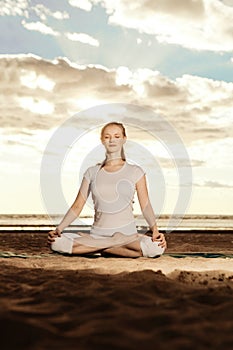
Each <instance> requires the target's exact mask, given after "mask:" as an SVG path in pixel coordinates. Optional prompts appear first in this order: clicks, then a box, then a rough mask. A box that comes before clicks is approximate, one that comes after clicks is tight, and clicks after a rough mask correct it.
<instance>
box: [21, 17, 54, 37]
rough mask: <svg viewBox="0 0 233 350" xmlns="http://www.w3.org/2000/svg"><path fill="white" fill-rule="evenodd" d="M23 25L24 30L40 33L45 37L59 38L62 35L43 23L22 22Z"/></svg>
mask: <svg viewBox="0 0 233 350" xmlns="http://www.w3.org/2000/svg"><path fill="white" fill-rule="evenodd" d="M21 23H22V25H23V27H24V28H26V29H28V30H34V31H36V32H40V33H42V34H45V35H52V36H59V35H60V33H59V32H56V31H55V30H53V29H52V28H51V27H49V26H47V25H46V24H44V23H42V22H26V21H25V20H22V22H21Z"/></svg>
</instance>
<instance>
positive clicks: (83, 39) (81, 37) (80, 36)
mask: <svg viewBox="0 0 233 350" xmlns="http://www.w3.org/2000/svg"><path fill="white" fill-rule="evenodd" d="M65 36H66V37H67V39H69V40H71V41H79V42H80V43H82V44H88V45H91V46H97V47H98V46H99V45H100V44H99V41H98V40H97V39H95V38H93V37H92V36H90V35H88V34H85V33H69V32H67V33H65Z"/></svg>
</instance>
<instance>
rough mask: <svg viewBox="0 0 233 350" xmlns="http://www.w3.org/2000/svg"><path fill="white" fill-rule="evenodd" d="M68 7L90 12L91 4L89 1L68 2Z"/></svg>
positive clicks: (73, 0)
mask: <svg viewBox="0 0 233 350" xmlns="http://www.w3.org/2000/svg"><path fill="white" fill-rule="evenodd" d="M68 3H69V4H70V6H73V7H78V8H80V9H82V10H84V11H91V9H92V2H91V1H89V0H68Z"/></svg>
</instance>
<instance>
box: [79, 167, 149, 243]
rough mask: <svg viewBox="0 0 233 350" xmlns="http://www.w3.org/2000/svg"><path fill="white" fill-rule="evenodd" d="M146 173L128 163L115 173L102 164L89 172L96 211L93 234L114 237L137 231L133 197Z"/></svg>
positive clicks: (87, 178) (86, 175) (87, 176)
mask: <svg viewBox="0 0 233 350" xmlns="http://www.w3.org/2000/svg"><path fill="white" fill-rule="evenodd" d="M144 174H145V172H144V170H143V169H142V168H141V167H139V166H138V165H135V164H129V163H127V162H125V163H124V165H123V166H122V167H121V168H120V169H119V170H118V171H115V172H108V171H106V170H105V169H104V168H103V167H102V168H101V165H95V166H92V167H90V168H88V169H87V170H86V172H85V173H84V175H83V177H84V178H85V179H86V180H87V181H88V184H89V191H91V193H92V199H93V203H94V210H95V217H94V223H93V225H92V228H91V231H90V233H92V234H97V235H101V236H112V235H113V234H114V233H115V232H121V233H124V234H126V235H130V234H133V233H136V232H137V229H136V223H135V219H134V215H133V198H134V194H135V185H136V183H137V181H138V180H139V179H140V178H141V177H142V176H143V175H144Z"/></svg>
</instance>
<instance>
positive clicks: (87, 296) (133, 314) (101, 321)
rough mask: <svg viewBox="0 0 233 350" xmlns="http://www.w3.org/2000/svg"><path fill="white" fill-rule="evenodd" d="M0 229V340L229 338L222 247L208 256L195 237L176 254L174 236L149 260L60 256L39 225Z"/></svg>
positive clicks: (192, 342)
mask: <svg viewBox="0 0 233 350" xmlns="http://www.w3.org/2000/svg"><path fill="white" fill-rule="evenodd" d="M0 236H1V237H0V238H1V246H0V250H1V258H0V263H1V272H0V274H1V298H0V302H1V333H2V337H1V344H2V348H3V349H55V348H56V349H140V348H144V349H155V348H156V349H169V348H170V349H222V348H224V349H232V347H233V334H232V329H233V317H232V309H233V260H232V258H231V257H230V255H229V257H228V256H227V255H225V256H223V255H221V254H219V255H216V257H214V258H213V257H209V258H208V257H207V256H208V255H202V254H201V253H200V252H201V251H203V249H201V245H200V244H199V254H200V255H198V254H193V255H192V254H191V255H190V254H186V255H183V257H181V256H182V254H180V253H181V252H182V245H181V244H180V245H179V249H177V250H176V251H175V247H176V246H177V245H176V244H175V242H173V241H174V239H175V235H173V236H169V235H167V236H169V237H167V239H168V241H170V248H169V249H170V250H169V249H168V250H167V252H166V254H165V255H163V256H162V257H160V258H155V259H147V258H137V259H130V258H117V257H102V256H100V255H90V256H86V257H84V256H65V255H59V254H56V253H51V252H50V249H49V247H48V246H47V245H46V233H40V234H35V233H15V234H9V233H1V234H0ZM202 237H203V235H202ZM189 239H190V237H189ZM193 239H194V238H193ZM217 239H218V238H217V236H215V240H217ZM229 239H230V241H228V244H227V245H228V253H229V254H230V249H231V247H232V246H231V245H230V244H229V243H230V242H231V240H232V236H231V235H230V236H228V240H229ZM180 240H181V239H180ZM186 240H187V239H186ZM196 240H197V238H196ZM183 242H184V245H183V252H184V251H187V242H185V240H184V238H183ZM215 243H216V242H215ZM172 247H173V248H172ZM185 247H186V248H185ZM197 248H198V245H197V244H196V248H195V250H197ZM222 250H223V247H222ZM204 251H205V249H204ZM215 252H216V249H215ZM212 253H213V251H212ZM231 253H232V251H231ZM206 254H207V253H206ZM210 256H211V254H210Z"/></svg>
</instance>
